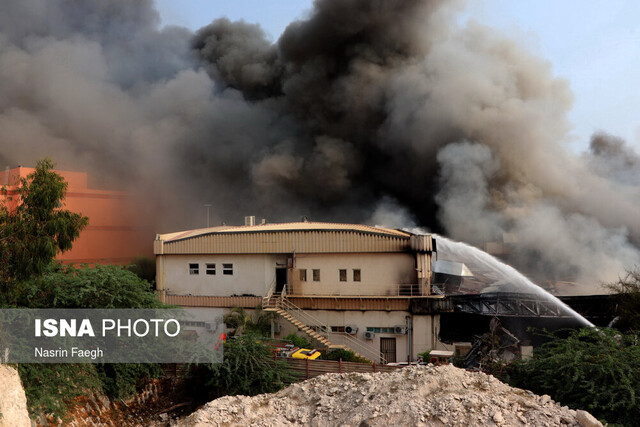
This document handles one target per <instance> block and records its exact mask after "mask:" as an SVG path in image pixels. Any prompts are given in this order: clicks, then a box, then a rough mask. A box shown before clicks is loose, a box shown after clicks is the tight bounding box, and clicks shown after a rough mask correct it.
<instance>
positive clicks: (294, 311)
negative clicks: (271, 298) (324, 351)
mask: <svg viewBox="0 0 640 427" xmlns="http://www.w3.org/2000/svg"><path fill="white" fill-rule="evenodd" d="M280 308H282V309H283V310H285V311H286V312H288V313H289V314H291V315H292V316H293V317H296V318H297V319H298V320H299V321H301V322H302V323H304V324H305V325H307V326H309V327H311V328H312V329H315V330H316V332H317V333H318V334H320V335H322V336H323V337H325V338H328V336H329V332H330V330H331V329H330V328H329V327H328V326H327V325H325V324H324V323H322V322H321V321H320V320H318V319H316V318H315V317H313V316H312V315H310V314H309V313H307V312H305V311H304V310H302V309H301V308H300V307H298V306H297V305H295V304H293V303H292V302H291V301H289V300H287V299H286V298H284V296H283V297H282V298H281V299H280Z"/></svg>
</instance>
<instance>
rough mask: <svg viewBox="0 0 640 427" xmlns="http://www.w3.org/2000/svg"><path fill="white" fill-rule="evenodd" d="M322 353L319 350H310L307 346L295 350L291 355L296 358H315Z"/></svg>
mask: <svg viewBox="0 0 640 427" xmlns="http://www.w3.org/2000/svg"><path fill="white" fill-rule="evenodd" d="M320 355H321V353H320V352H319V351H318V350H309V349H307V348H299V349H298V350H296V351H294V352H293V354H292V355H291V357H293V358H294V359H311V360H315V359H317V358H318V357H320Z"/></svg>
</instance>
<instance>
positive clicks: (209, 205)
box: [205, 203, 211, 228]
mask: <svg viewBox="0 0 640 427" xmlns="http://www.w3.org/2000/svg"><path fill="white" fill-rule="evenodd" d="M205 206H206V207H207V228H209V208H210V207H211V204H209V203H205Z"/></svg>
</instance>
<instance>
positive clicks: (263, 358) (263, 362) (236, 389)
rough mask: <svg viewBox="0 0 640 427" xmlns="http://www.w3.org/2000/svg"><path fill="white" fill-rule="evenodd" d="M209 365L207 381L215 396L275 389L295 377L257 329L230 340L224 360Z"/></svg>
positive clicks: (273, 390)
mask: <svg viewBox="0 0 640 427" xmlns="http://www.w3.org/2000/svg"><path fill="white" fill-rule="evenodd" d="M206 368H207V369H206V371H205V372H204V375H206V376H207V377H208V378H207V381H206V383H205V384H206V385H207V386H208V387H209V390H210V392H211V394H212V396H213V397H217V396H224V395H236V394H244V395H248V396H253V395H256V394H260V393H272V392H275V391H278V390H280V389H281V388H282V387H284V385H285V383H289V382H293V381H294V379H295V377H294V376H293V375H292V373H291V371H290V370H289V368H288V366H287V364H286V363H285V362H282V361H277V360H275V358H274V356H273V349H272V348H271V347H269V346H268V345H267V344H265V343H264V342H263V341H262V337H260V336H259V335H256V334H253V333H249V334H245V335H240V336H237V337H234V338H232V339H229V340H227V342H226V343H225V345H224V361H223V362H222V363H216V364H211V365H207V366H206Z"/></svg>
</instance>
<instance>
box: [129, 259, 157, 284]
mask: <svg viewBox="0 0 640 427" xmlns="http://www.w3.org/2000/svg"><path fill="white" fill-rule="evenodd" d="M126 268H127V270H129V271H131V272H132V273H135V274H136V276H138V277H139V278H141V279H144V280H146V281H147V282H149V283H151V284H153V283H155V281H156V260H155V259H154V258H149V257H146V256H138V257H135V258H134V259H133V260H132V261H131V264H129V265H128V266H127V267H126Z"/></svg>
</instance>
